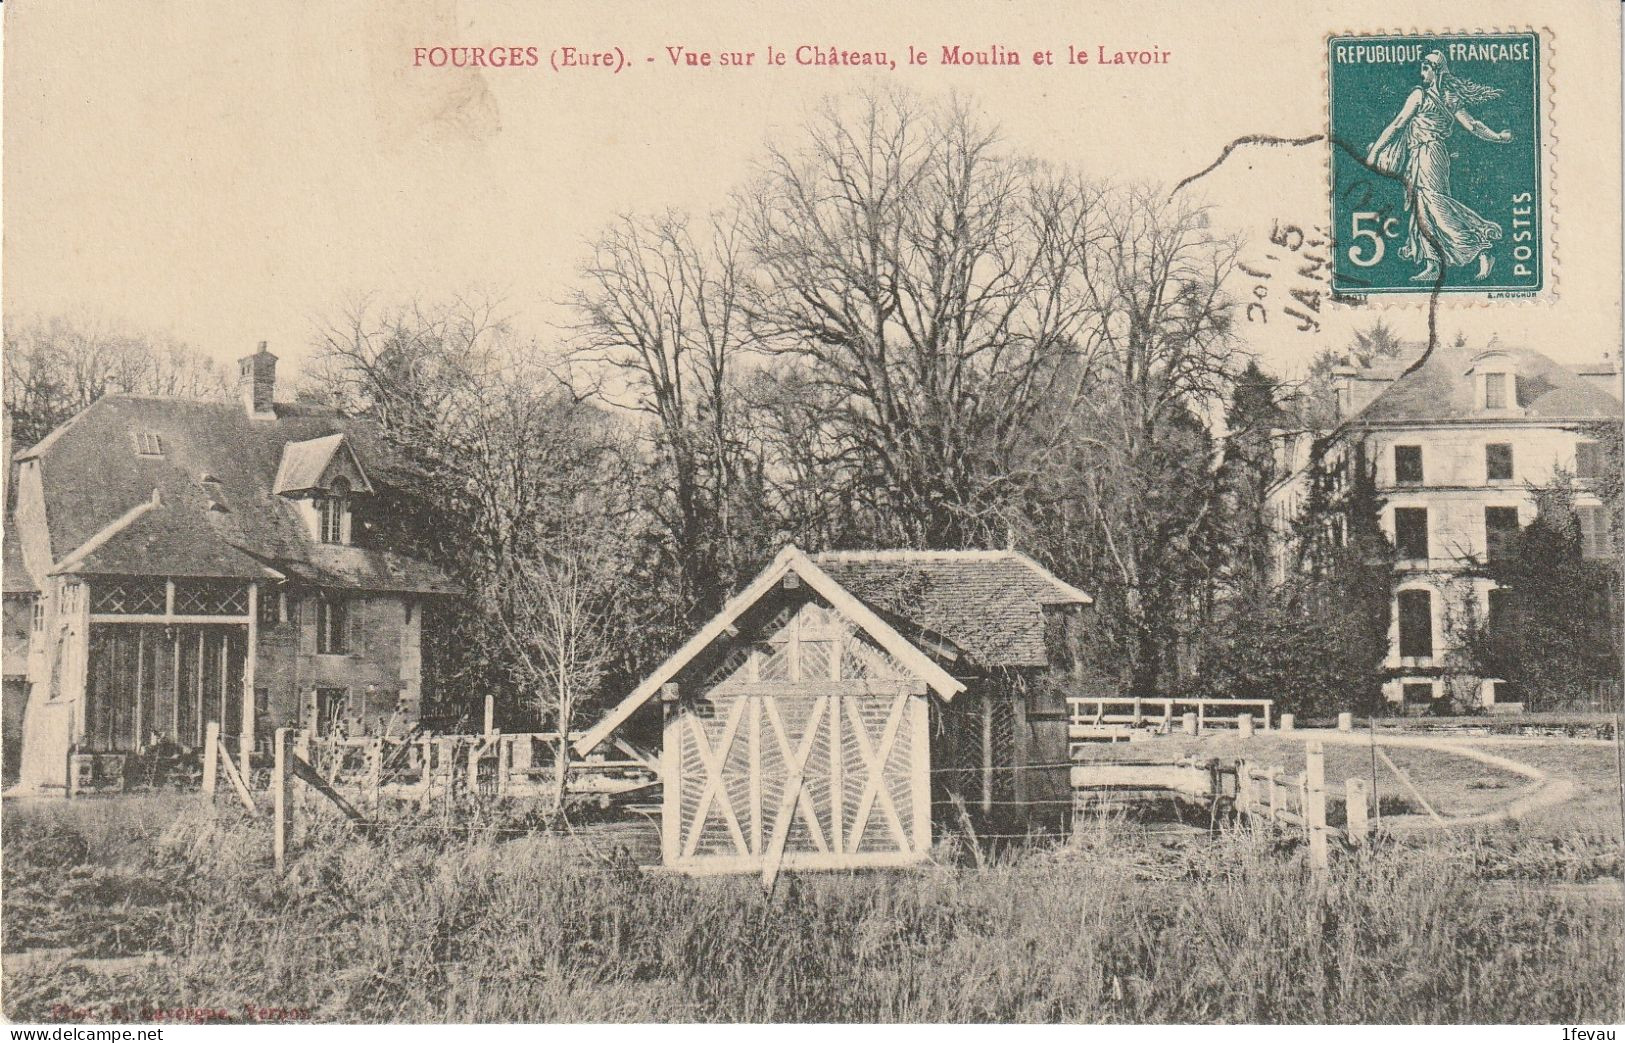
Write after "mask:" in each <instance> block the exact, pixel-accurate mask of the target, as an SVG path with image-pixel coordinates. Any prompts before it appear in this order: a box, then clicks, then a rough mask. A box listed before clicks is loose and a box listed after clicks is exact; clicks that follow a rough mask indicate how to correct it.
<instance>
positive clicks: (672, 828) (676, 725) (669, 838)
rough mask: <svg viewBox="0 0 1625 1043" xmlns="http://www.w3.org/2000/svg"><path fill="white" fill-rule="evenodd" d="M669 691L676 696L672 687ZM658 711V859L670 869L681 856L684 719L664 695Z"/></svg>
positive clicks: (673, 702) (673, 703)
mask: <svg viewBox="0 0 1625 1043" xmlns="http://www.w3.org/2000/svg"><path fill="white" fill-rule="evenodd" d="M672 690H673V692H674V693H675V691H676V686H675V685H673V686H672ZM660 709H661V712H662V713H664V714H665V726H664V731H663V733H662V737H661V742H660V859H661V861H662V862H664V863H665V864H666V865H668V866H669V865H675V864H676V863H677V860H678V857H679V856H680V855H681V853H682V836H683V745H682V744H683V730H682V723H683V719H682V717H681V716H680V715H679V713H678V708H677V701H676V699H675V698H673V699H670V700H668V699H665V697H664V693H663V692H662V701H661V707H660Z"/></svg>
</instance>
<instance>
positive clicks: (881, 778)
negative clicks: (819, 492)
mask: <svg viewBox="0 0 1625 1043" xmlns="http://www.w3.org/2000/svg"><path fill="white" fill-rule="evenodd" d="M1089 604H1090V598H1089V596H1088V595H1087V594H1085V593H1083V592H1082V591H1080V590H1078V589H1077V588H1075V587H1072V586H1070V585H1068V584H1066V583H1063V582H1061V581H1060V580H1059V579H1057V578H1056V577H1055V576H1054V575H1052V574H1051V573H1049V572H1048V571H1047V570H1045V569H1043V568H1042V567H1040V566H1039V565H1038V564H1037V563H1036V562H1034V561H1032V560H1031V559H1029V558H1027V557H1025V556H1023V555H1021V554H1017V553H1014V552H1010V551H944V552H909V551H873V552H839V553H827V554H820V555H816V556H809V555H807V554H804V553H802V552H801V551H799V550H797V549H796V548H794V547H789V548H786V549H785V550H784V551H783V552H781V553H780V554H779V555H778V557H777V558H775V560H774V561H773V563H772V564H771V565H770V566H769V567H768V568H767V569H766V570H765V571H764V572H763V573H762V574H761V575H759V576H758V577H757V578H756V579H755V580H754V581H753V582H752V583H751V584H750V585H749V586H748V587H746V588H745V589H744V590H743V591H741V592H740V593H739V594H738V595H737V596H736V597H734V598H733V599H732V600H730V601H729V602H728V604H727V605H726V606H725V607H724V608H723V610H722V611H721V613H719V614H718V615H717V616H716V618H714V619H712V620H711V621H710V623H708V624H707V625H706V626H705V627H704V629H702V630H701V631H699V633H697V634H695V635H694V636H693V637H692V638H691V639H690V640H689V641H688V642H687V643H686V644H685V645H683V647H682V648H681V649H679V650H678V651H677V652H676V654H674V655H673V656H672V657H671V658H670V659H668V660H667V661H666V662H665V663H664V664H662V665H661V666H660V668H659V669H657V670H656V671H654V673H652V674H650V675H649V676H648V677H647V678H645V679H644V681H643V683H642V684H640V685H639V686H638V687H637V688H636V689H635V690H634V691H633V692H632V693H631V694H630V695H628V696H627V697H626V698H625V699H624V700H622V701H621V702H620V703H619V704H618V705H617V706H615V708H614V709H613V710H611V711H610V713H609V714H608V715H607V716H605V717H604V718H603V719H602V720H601V721H599V722H598V724H597V725H595V726H594V727H593V728H592V729H590V730H589V731H588V732H586V733H585V734H584V735H583V736H582V738H581V739H580V740H579V741H578V742H577V743H576V750H577V751H578V752H579V753H583V754H584V753H586V752H588V751H590V750H592V749H593V748H594V747H595V746H597V745H599V744H600V743H602V742H604V741H606V740H608V739H610V738H611V736H612V735H615V734H616V733H617V732H619V734H620V736H621V737H623V738H625V739H628V740H630V741H631V742H632V743H633V744H639V743H644V744H649V745H658V746H659V747H660V750H661V753H660V763H661V772H660V775H661V780H662V785H663V796H662V803H663V818H662V831H663V835H662V851H663V861H664V863H665V864H666V865H668V866H671V867H674V868H681V869H685V870H689V871H709V870H715V871H754V870H763V871H767V872H772V871H776V870H777V868H778V867H779V866H780V865H782V866H783V867H785V868H846V867H856V866H884V865H904V864H908V863H911V862H915V861H918V860H920V859H922V858H923V857H925V855H926V853H927V852H928V851H929V849H930V847H931V844H932V837H933V822H934V821H944V820H949V821H958V820H959V818H960V816H962V815H971V816H974V817H975V818H976V820H977V821H978V822H979V823H982V824H987V823H990V822H994V823H997V822H1003V823H1026V822H1028V821H1030V820H1032V819H1034V818H1049V819H1051V820H1056V821H1058V820H1061V819H1062V818H1064V815H1065V809H1066V807H1067V800H1068V792H1067V785H1068V782H1067V778H1068V777H1067V771H1066V768H1065V761H1066V756H1067V738H1066V726H1067V724H1066V717H1065V713H1064V711H1063V706H1064V696H1063V690H1062V684H1061V683H1060V681H1059V680H1058V679H1057V677H1056V675H1057V674H1066V673H1067V672H1069V671H1070V668H1071V666H1072V665H1073V656H1074V652H1073V649H1075V648H1076V647H1077V645H1078V634H1077V627H1078V619H1079V617H1080V615H1081V610H1082V609H1083V608H1084V607H1085V606H1087V605H1089ZM1001 812H1002V814H1001Z"/></svg>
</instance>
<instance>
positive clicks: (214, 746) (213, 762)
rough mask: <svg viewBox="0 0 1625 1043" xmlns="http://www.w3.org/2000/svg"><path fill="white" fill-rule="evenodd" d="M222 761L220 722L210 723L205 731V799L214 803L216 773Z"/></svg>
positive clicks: (206, 801) (205, 727)
mask: <svg viewBox="0 0 1625 1043" xmlns="http://www.w3.org/2000/svg"><path fill="white" fill-rule="evenodd" d="M219 761H220V722H219V721H210V722H209V723H208V724H207V725H205V726H204V729H203V799H204V802H205V803H213V802H214V784H215V783H214V779H215V772H216V770H217V768H218V765H219Z"/></svg>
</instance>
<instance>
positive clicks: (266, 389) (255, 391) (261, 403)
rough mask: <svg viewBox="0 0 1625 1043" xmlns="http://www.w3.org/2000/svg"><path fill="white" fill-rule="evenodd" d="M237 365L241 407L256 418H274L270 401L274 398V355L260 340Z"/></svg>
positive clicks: (238, 392) (274, 414)
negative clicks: (257, 345) (253, 350)
mask: <svg viewBox="0 0 1625 1043" xmlns="http://www.w3.org/2000/svg"><path fill="white" fill-rule="evenodd" d="M237 365H238V371H237V394H239V395H240V396H242V400H243V408H244V409H246V410H248V415H249V416H251V417H254V418H256V419H260V420H270V419H274V418H275V417H276V412H275V410H273V409H272V408H271V403H272V402H273V401H275V399H276V356H275V355H273V354H271V352H270V350H269V349H268V347H267V345H266V343H265V341H263V340H262V341H260V347H259V350H258V351H256V352H254V354H252V355H244V356H243V357H242V358H241V359H239V360H238V362H237Z"/></svg>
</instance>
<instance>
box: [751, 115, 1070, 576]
mask: <svg viewBox="0 0 1625 1043" xmlns="http://www.w3.org/2000/svg"><path fill="white" fill-rule="evenodd" d="M1096 195H1097V192H1096V190H1095V189H1094V188H1092V187H1091V186H1089V185H1088V184H1086V183H1084V182H1082V181H1081V180H1079V179H1077V178H1075V177H1071V176H1068V175H1065V174H1058V173H1054V172H1051V171H1049V170H1046V169H1044V168H1042V167H1041V166H1039V165H1038V164H1035V163H1033V162H1031V161H1028V160H1024V159H1020V158H1016V157H1011V156H1009V155H1007V154H1006V153H1004V152H1003V151H1002V150H1001V145H1000V141H999V136H998V133H997V130H996V129H995V128H992V127H990V126H988V125H987V124H985V123H984V122H983V121H982V120H981V119H980V118H979V117H978V116H977V115H976V114H975V113H974V112H973V111H971V109H970V108H968V107H967V106H966V105H963V104H961V103H958V102H949V103H946V104H941V105H927V104H924V103H922V102H920V101H919V100H917V99H916V98H915V97H914V96H912V95H910V94H908V93H906V92H903V91H886V92H881V93H869V94H864V95H861V96H860V97H858V98H857V99H856V100H855V102H853V103H852V104H850V105H847V104H843V103H841V102H838V101H833V100H832V101H829V102H826V104H825V106H824V108H823V109H822V110H821V111H820V112H819V113H818V114H817V115H816V116H815V117H814V118H813V119H812V121H811V122H810V123H809V125H808V126H807V127H806V132H805V137H804V141H803V143H802V144H801V146H800V147H797V148H788V147H775V148H773V149H771V150H770V152H769V156H768V161H767V164H766V170H765V171H764V173H763V174H762V175H761V176H760V177H759V178H758V179H757V181H756V182H755V183H754V184H752V185H751V186H750V187H749V189H748V190H747V191H746V192H745V193H744V194H743V195H742V197H741V200H740V205H741V208H742V211H743V213H744V215H745V216H744V234H745V237H746V241H747V242H748V244H749V247H750V250H751V254H752V257H753V260H754V269H753V272H752V278H751V280H750V282H749V284H748V289H749V291H750V292H749V295H748V298H747V304H746V307H747V310H748V313H749V316H750V320H751V328H752V332H753V333H754V334H755V335H756V336H757V337H758V338H760V340H761V341H762V343H763V345H764V346H765V347H766V348H767V349H769V350H771V351H773V352H776V353H779V354H781V355H788V356H791V357H794V358H798V359H800V360H802V361H804V362H805V363H806V372H807V373H808V379H809V380H810V381H812V382H814V383H816V385H818V387H819V388H820V391H821V393H823V394H824V395H825V397H826V398H827V400H828V401H830V402H831V403H832V404H833V407H834V411H833V413H832V415H831V417H830V421H831V423H832V424H834V425H836V426H837V427H838V432H839V437H840V439H841V440H842V441H843V442H844V443H845V446H844V448H845V449H846V450H847V451H849V452H850V453H852V454H854V458H855V459H857V460H860V461H861V462H862V464H863V466H864V468H865V469H866V472H867V473H866V476H865V477H866V482H865V488H864V490H863V492H864V495H865V497H866V498H867V500H868V502H869V505H870V507H871V508H872V511H873V514H874V517H875V518H876V519H877V520H880V521H884V522H889V523H890V527H891V531H890V532H886V533H883V534H878V535H881V536H882V537H883V538H887V539H891V540H894V541H902V542H906V543H915V544H923V545H929V546H955V545H961V544H966V543H975V542H978V541H982V540H986V539H988V538H989V537H990V535H991V534H992V533H993V532H995V531H996V530H997V529H998V528H999V527H1000V524H1001V522H1000V519H999V508H1000V504H1001V503H1002V502H1003V500H1004V499H1005V497H1006V496H1007V494H1008V492H1009V490H1010V489H1011V488H1012V487H1013V486H1015V485H1017V484H1018V483H1020V482H1021V481H1022V480H1023V479H1024V478H1025V477H1027V476H1028V474H1029V472H1028V471H1027V470H1026V468H1025V466H1024V462H1023V453H1024V450H1025V448H1026V446H1027V444H1028V443H1029V441H1030V440H1031V438H1032V436H1033V434H1034V428H1033V425H1032V421H1033V419H1034V418H1035V417H1036V416H1037V415H1038V414H1039V412H1040V411H1041V409H1042V406H1043V404H1044V403H1046V402H1047V401H1048V400H1049V398H1050V396H1051V395H1052V394H1053V393H1054V391H1055V388H1056V382H1057V380H1059V379H1061V378H1062V377H1063V376H1064V374H1065V372H1066V367H1065V366H1064V362H1065V360H1066V359H1067V358H1068V357H1069V355H1070V353H1071V352H1072V351H1073V347H1074V340H1075V338H1076V337H1077V336H1078V334H1079V331H1080V327H1081V325H1082V322H1083V320H1084V314H1085V313H1084V303H1085V302H1084V301H1083V300H1082V299H1081V298H1080V297H1078V296H1077V295H1076V294H1075V293H1071V292H1069V289H1070V286H1071V283H1072V281H1073V278H1074V274H1075V272H1076V271H1077V270H1078V269H1079V267H1080V265H1081V264H1082V261H1083V251H1084V249H1085V247H1086V245H1087V243H1088V241H1089V238H1090V235H1091V234H1092V232H1091V229H1090V219H1091V216H1092V212H1093V204H1094V200H1095V198H1096Z"/></svg>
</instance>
